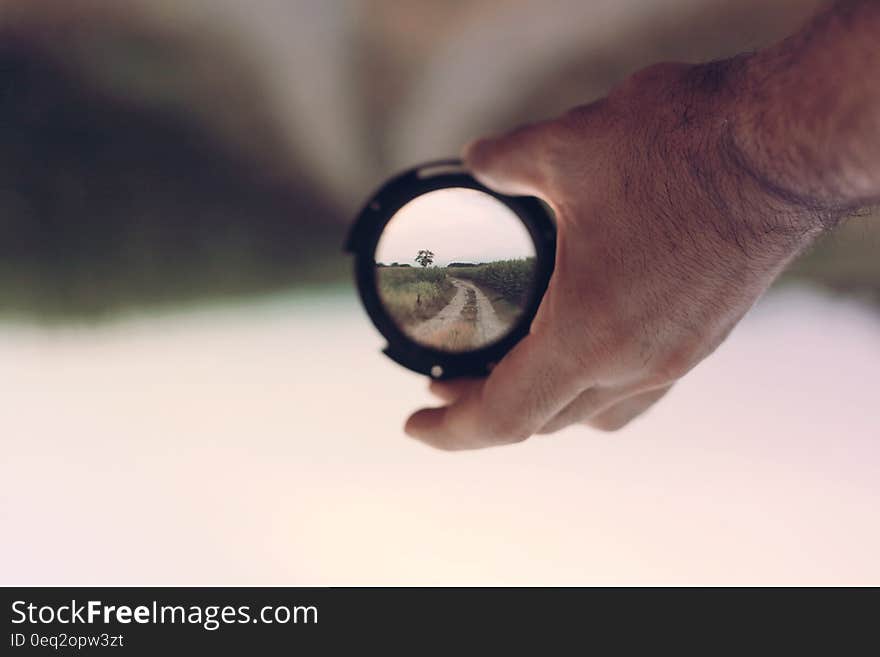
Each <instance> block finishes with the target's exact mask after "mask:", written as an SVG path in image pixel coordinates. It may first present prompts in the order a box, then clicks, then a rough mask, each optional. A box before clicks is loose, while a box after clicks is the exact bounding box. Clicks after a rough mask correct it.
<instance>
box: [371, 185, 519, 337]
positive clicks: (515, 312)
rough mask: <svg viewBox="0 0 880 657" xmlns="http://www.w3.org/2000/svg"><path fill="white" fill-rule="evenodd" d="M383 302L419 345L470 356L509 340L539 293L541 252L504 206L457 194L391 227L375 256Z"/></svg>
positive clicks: (404, 212) (396, 219)
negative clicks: (537, 255) (537, 267)
mask: <svg viewBox="0 0 880 657" xmlns="http://www.w3.org/2000/svg"><path fill="white" fill-rule="evenodd" d="M374 260H375V268H376V269H375V274H376V285H377V291H378V295H379V299H380V302H381V303H382V305H383V307H384V308H385V310H386V312H387V313H388V315H389V317H390V318H391V320H392V321H393V322H394V323H395V324H396V326H397V327H398V328H399V329H400V330H401V331H402V332H403V333H404V334H405V335H407V336H408V337H409V338H410V339H412V340H413V341H414V342H416V343H417V344H419V345H421V346H424V347H430V348H432V349H437V350H439V351H445V352H449V353H462V352H467V351H473V350H477V349H481V348H483V347H486V346H488V345H490V344H492V343H494V342H497V341H498V340H500V339H502V338H504V337H505V336H506V335H507V334H508V333H509V332H510V331H511V330H512V329H513V328H514V327H515V326H516V325H517V323H518V322H519V320H520V318H521V316H522V314H523V309H524V308H525V307H526V304H527V303H528V301H529V299H530V297H531V295H532V293H533V290H534V286H535V281H536V275H535V272H536V270H535V260H536V259H535V244H534V242H533V241H532V238H531V236H530V235H529V231H528V230H527V229H526V227H525V225H524V224H523V223H522V221H521V220H520V218H519V217H518V216H517V215H516V214H515V213H514V212H513V211H512V210H511V209H510V208H509V207H507V206H506V205H505V204H504V203H502V202H501V201H499V200H498V199H496V198H495V197H493V196H490V195H489V194H486V193H484V192H481V191H478V190H475V189H466V188H463V187H451V188H447V189H439V190H435V191H432V192H428V193H426V194H423V195H421V196H418V197H416V198H414V199H413V200H411V201H410V202H408V203H407V204H406V205H404V206H403V207H401V208H400V210H398V211H397V213H395V214H394V216H393V217H392V218H391V219H390V220H389V221H388V223H387V225H386V226H385V230H384V232H383V233H382V236H381V237H380V239H379V242H378V244H377V246H376V251H375V254H374Z"/></svg>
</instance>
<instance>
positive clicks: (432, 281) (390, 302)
mask: <svg viewBox="0 0 880 657" xmlns="http://www.w3.org/2000/svg"><path fill="white" fill-rule="evenodd" d="M376 285H377V286H378V288H379V297H380V298H381V299H382V303H383V304H385V308H386V309H387V310H388V312H389V313H390V314H391V316H392V317H393V318H394V319H395V320H396V321H397V323H398V324H399V325H400V326H411V325H413V324H417V323H419V322H423V321H425V320H426V319H430V318H431V317H433V316H434V315H436V314H437V313H438V312H439V311H440V310H441V309H442V308H444V307H445V306H446V305H447V304H448V303H449V302H450V300H451V299H452V297H453V296H454V295H455V286H454V285H453V284H452V283H451V282H450V281H449V279H448V278H447V276H446V269H441V268H438V267H418V268H416V267H387V266H383V267H376Z"/></svg>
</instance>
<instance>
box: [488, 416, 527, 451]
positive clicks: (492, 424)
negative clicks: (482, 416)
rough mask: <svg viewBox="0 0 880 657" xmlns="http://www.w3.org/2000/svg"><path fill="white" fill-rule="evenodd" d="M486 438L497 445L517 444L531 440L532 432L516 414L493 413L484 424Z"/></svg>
mask: <svg viewBox="0 0 880 657" xmlns="http://www.w3.org/2000/svg"><path fill="white" fill-rule="evenodd" d="M483 432H484V436H485V437H486V438H487V439H488V440H491V441H492V442H493V443H496V444H503V443H517V442H522V441H523V440H525V439H527V438H529V437H530V436H531V435H532V433H533V432H532V431H531V429H530V428H528V426H527V425H526V423H525V422H524V421H523V420H522V418H521V417H519V415H518V414H516V413H510V412H507V413H504V412H499V413H492V414H491V415H489V416H488V417H487V418H486V421H485V423H484V429H483Z"/></svg>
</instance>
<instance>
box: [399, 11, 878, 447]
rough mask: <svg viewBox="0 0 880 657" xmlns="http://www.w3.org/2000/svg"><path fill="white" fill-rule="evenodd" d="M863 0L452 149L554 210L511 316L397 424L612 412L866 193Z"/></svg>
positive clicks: (874, 134)
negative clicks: (504, 331) (433, 398)
mask: <svg viewBox="0 0 880 657" xmlns="http://www.w3.org/2000/svg"><path fill="white" fill-rule="evenodd" d="M877 34H880V2H877V1H876V0H874V1H871V0H862V1H857V2H842V3H838V4H837V5H835V6H834V7H832V8H831V9H830V10H828V11H827V12H825V13H823V14H821V15H819V16H817V17H816V18H815V19H813V21H812V22H811V23H810V24H809V25H807V26H806V27H805V28H804V29H803V30H802V31H801V32H799V33H798V34H796V35H794V36H792V37H790V38H789V39H787V40H785V41H783V42H782V43H780V44H777V45H775V46H773V47H771V48H768V49H767V50H765V51H761V52H758V53H751V54H746V55H741V56H739V57H736V58H733V59H731V60H726V61H720V62H713V63H710V64H701V65H685V64H660V65H657V66H653V67H650V68H648V69H646V70H643V71H641V72H639V73H636V74H635V75H633V76H632V77H631V78H629V79H628V80H626V81H625V82H624V83H623V84H621V85H620V86H619V87H617V88H616V89H614V90H613V91H612V92H611V94H610V95H609V96H608V97H606V98H604V99H602V100H599V101H597V102H594V103H592V104H589V105H586V106H583V107H578V108H575V109H573V110H571V111H570V112H568V113H566V114H565V115H563V116H561V117H559V118H557V119H554V120H551V121H546V122H542V123H537V124H533V125H529V126H525V127H522V128H519V129H517V130H514V131H513V132H510V133H508V134H505V135H501V136H497V137H491V138H486V139H481V140H478V141H476V142H474V143H472V144H471V145H470V146H468V147H467V148H466V149H465V152H464V160H465V163H466V165H467V166H468V167H469V168H470V170H471V171H472V172H473V173H474V175H475V176H476V177H477V178H479V179H480V180H481V181H482V182H484V183H485V184H486V185H488V186H490V187H492V188H494V189H497V190H499V191H501V192H505V193H509V194H531V195H535V196H538V197H540V198H542V199H544V200H545V201H546V202H547V203H549V204H550V205H551V206H552V207H553V209H554V211H555V213H556V217H557V222H558V246H557V257H556V269H555V272H554V275H553V279H552V280H551V282H550V285H549V287H548V290H547V293H546V295H545V297H544V299H543V302H542V304H541V307H540V309H539V311H538V315H537V316H536V318H535V320H534V322H533V325H532V328H531V332H530V334H529V335H528V336H527V337H526V338H524V339H523V340H522V341H521V342H520V343H519V344H518V345H517V346H516V348H514V349H513V350H512V351H511V352H510V353H509V354H508V355H507V356H506V357H505V358H504V359H503V360H502V361H501V362H500V363H498V365H497V366H496V367H495V369H494V370H493V371H492V374H491V375H490V376H489V377H487V378H486V379H483V380H460V381H455V382H443V383H441V382H432V383H431V390H432V391H433V392H434V393H435V394H436V395H437V396H438V397H439V398H440V399H441V400H442V401H443V402H445V404H444V405H443V406H441V407H438V408H428V409H422V410H420V411H418V412H416V413H415V414H413V415H412V416H411V417H410V418H409V420H408V422H407V424H406V431H407V433H408V434H409V435H411V436H413V437H414V438H417V439H419V440H421V441H424V442H425V443H427V444H429V445H432V446H434V447H438V448H441V449H449V450H458V449H473V448H480V447H487V446H493V445H504V444H508V443H515V442H519V441H522V440H525V439H526V438H528V437H530V436H532V435H534V434H547V433H553V432H555V431H558V430H560V429H563V428H565V427H568V426H570V425H573V424H587V425H589V426H591V427H594V428H597V429H602V430H608V431H613V430H616V429H619V428H621V427H623V426H625V425H626V424H627V423H628V422H630V421H631V420H632V419H633V418H635V417H637V416H639V415H640V414H642V413H644V412H645V411H646V410H647V409H648V408H649V407H650V406H651V405H652V404H654V403H655V402H657V401H658V400H659V399H660V398H661V397H663V395H665V394H666V392H668V391H669V389H670V388H671V387H672V386H673V385H674V384H675V382H676V381H678V380H679V379H680V378H681V377H683V376H684V375H686V374H687V373H688V372H689V371H690V370H691V369H693V367H694V366H696V365H697V364H698V363H699V362H700V361H701V360H703V359H704V358H706V357H707V356H708V355H709V354H711V353H712V352H713V351H714V350H715V349H716V348H717V347H718V345H719V344H721V342H722V341H723V340H724V339H725V338H726V337H727V335H728V334H729V333H730V331H731V330H732V329H733V328H734V326H736V324H737V323H738V322H739V320H740V319H741V318H742V317H743V315H744V314H745V313H746V312H747V311H748V310H749V308H750V307H751V306H752V305H753V304H754V303H755V301H756V300H757V299H758V297H760V295H761V294H762V293H763V292H764V291H765V290H766V289H767V287H768V286H769V285H770V284H771V283H772V282H773V280H774V279H775V278H776V277H777V276H778V275H779V274H780V273H781V272H782V271H783V270H784V269H785V267H786V266H787V265H788V264H789V263H790V262H791V261H792V260H793V259H794V258H795V257H797V255H798V254H799V253H800V252H801V251H803V250H804V249H805V248H806V247H807V246H809V244H810V243H811V242H812V241H814V240H815V239H816V238H817V237H818V236H820V235H822V234H823V233H825V232H827V231H829V230H831V229H833V228H834V227H835V226H836V225H837V224H838V223H839V222H840V221H841V220H842V219H843V218H845V217H847V216H850V215H852V214H853V213H855V212H857V211H859V210H860V209H862V208H866V207H869V206H871V205H874V204H877V203H878V202H880V81H878V78H877V71H880V46H878V45H877V43H878V42H877V39H876V35H877Z"/></svg>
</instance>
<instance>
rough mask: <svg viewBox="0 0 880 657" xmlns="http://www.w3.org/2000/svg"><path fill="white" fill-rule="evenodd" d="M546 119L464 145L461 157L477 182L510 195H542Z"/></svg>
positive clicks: (548, 123) (543, 190)
mask: <svg viewBox="0 0 880 657" xmlns="http://www.w3.org/2000/svg"><path fill="white" fill-rule="evenodd" d="M551 130H552V128H551V126H550V122H543V123H533V124H530V125H526V126H522V127H520V128H517V129H515V130H512V131H511V132H508V133H506V134H503V135H499V136H494V137H484V138H482V139H477V140H475V141H472V142H471V143H469V144H468V145H467V146H465V148H464V150H463V152H462V156H461V157H462V160H463V161H464V164H465V166H466V167H467V168H468V169H469V170H470V171H471V173H473V175H474V177H476V178H477V180H479V181H480V182H481V183H483V184H484V185H486V186H487V187H490V188H491V189H494V190H495V191H498V192H501V193H502V194H511V195H528V196H545V191H546V187H547V174H546V157H545V154H546V151H547V145H548V142H549V140H550V138H551V137H550V131H551Z"/></svg>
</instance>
